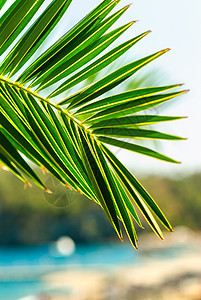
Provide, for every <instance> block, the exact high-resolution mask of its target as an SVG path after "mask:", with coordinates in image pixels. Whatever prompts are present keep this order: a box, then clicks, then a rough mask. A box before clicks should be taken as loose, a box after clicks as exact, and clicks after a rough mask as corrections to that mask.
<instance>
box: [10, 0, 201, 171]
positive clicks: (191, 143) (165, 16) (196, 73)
mask: <svg viewBox="0 0 201 300" xmlns="http://www.w3.org/2000/svg"><path fill="white" fill-rule="evenodd" d="M9 2H13V1H9ZM98 3H100V1H98V0H73V2H72V4H71V6H70V8H69V10H68V12H67V14H66V15H65V16H64V18H63V21H62V22H63V23H62V26H61V23H60V24H59V26H57V29H56V31H55V33H54V34H53V35H52V42H53V41H54V40H56V39H57V38H58V35H62V34H63V33H64V32H65V31H66V30H68V29H69V27H70V26H71V25H72V24H74V23H76V22H77V21H78V20H79V19H80V18H81V17H83V16H85V15H86V14H87V13H88V12H89V11H90V10H91V9H92V8H94V6H96V5H97V4H98ZM127 4H130V1H129V0H128V1H127V0H122V1H121V2H120V4H119V5H118V6H117V8H121V7H123V6H125V5H127ZM200 12H201V1H200V0H192V1H189V0H177V1H175V0H169V1H161V0H152V1H150V0H135V1H133V3H132V5H131V7H130V8H129V9H128V10H127V12H126V13H125V14H124V16H123V17H122V18H121V21H119V23H118V25H119V26H120V25H121V24H125V23H127V22H130V21H133V20H138V22H136V23H135V24H134V25H133V26H132V27H131V28H130V29H129V30H128V31H127V32H126V33H125V34H124V36H123V37H122V40H121V39H119V42H122V41H123V40H126V39H130V38H132V37H133V36H137V35H138V34H140V33H142V32H145V31H147V30H151V31H152V32H151V34H149V35H148V36H146V37H145V38H144V39H143V40H142V41H140V42H139V43H138V44H137V45H136V46H134V47H133V48H132V49H131V50H129V52H128V53H127V54H126V59H128V58H129V60H131V59H132V58H133V59H138V58H141V57H143V56H146V55H150V54H152V53H154V52H157V51H159V50H162V49H166V48H171V51H169V52H167V53H166V54H165V55H163V56H162V57H160V58H159V59H157V60H156V61H154V62H153V63H151V64H149V65H148V66H147V67H145V68H146V69H145V70H147V71H150V70H158V71H159V77H161V78H158V81H159V84H160V85H163V84H164V85H168V84H175V83H185V86H184V89H190V92H189V93H187V94H185V95H184V96H181V97H178V98H175V100H173V101H174V103H172V104H171V105H170V106H168V107H167V109H166V110H165V111H164V110H163V111H162V113H161V114H164V115H176V116H188V118H187V119H184V120H179V121H175V122H172V123H164V124H163V125H160V126H159V127H156V130H157V129H158V130H159V129H160V130H161V131H164V132H167V133H172V134H175V135H179V136H182V137H187V138H188V139H187V140H186V141H174V142H173V141H168V142H164V141H161V142H160V144H159V145H157V147H160V148H159V149H160V150H161V152H163V153H164V154H166V155H168V156H170V157H172V158H174V159H177V160H179V161H181V162H182V163H181V164H179V165H175V164H171V163H167V162H163V161H159V160H156V159H153V158H149V157H146V156H142V155H140V154H135V153H133V152H129V151H126V150H125V151H124V150H120V151H117V149H116V148H113V151H114V152H115V153H116V155H117V156H118V158H119V159H120V160H121V161H122V162H124V163H125V165H127V166H128V167H129V169H132V170H134V171H135V170H136V172H137V173H140V174H141V173H142V174H165V175H169V176H177V175H178V174H179V175H186V174H189V173H193V172H199V171H201V155H200V153H201V137H200V131H201V118H200V113H201V91H200V83H201V74H200V73H201V54H200V52H201V34H200V29H201V18H200ZM158 111H159V113H160V109H159V110H158Z"/></svg>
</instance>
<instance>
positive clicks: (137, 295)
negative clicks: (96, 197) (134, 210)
mask: <svg viewBox="0 0 201 300" xmlns="http://www.w3.org/2000/svg"><path fill="white" fill-rule="evenodd" d="M178 236H180V239H179V238H178ZM151 238H152V236H146V237H144V241H143V243H142V244H143V247H142V249H141V250H140V251H142V255H143V253H144V255H146V252H147V251H150V250H149V249H151V248H152V249H153V248H155V249H157V247H171V246H173V245H175V242H177V244H180V245H182V244H183V245H184V246H185V245H186V244H189V243H190V244H191V245H192V248H190V249H191V251H189V252H186V253H182V254H181V255H179V256H177V257H174V258H171V259H160V260H158V259H157V257H153V259H150V258H149V259H147V260H146V259H145V262H144V263H143V264H139V265H132V264H131V265H129V266H128V265H126V266H125V265H123V266H117V267H116V268H115V269H113V270H100V269H98V268H96V267H93V268H92V269H90V268H89V269H83V268H82V267H80V268H76V269H75V268H73V267H72V268H68V269H67V270H66V271H62V272H55V273H52V274H49V275H46V276H45V277H44V278H43V279H44V281H45V282H46V283H47V284H48V285H49V286H51V287H53V288H66V289H67V290H68V291H69V294H68V295H63V296H62V295H58V296H57V295H55V297H54V298H51V299H55V300H56V299H58V300H64V299H66V300H90V299H91V300H106V299H107V300H110V299H115V300H116V299H117V300H131V299H135V300H152V299H153V300H170V299H171V300H201V247H200V246H201V238H200V235H195V234H190V233H188V232H183V234H182V235H181V232H180V234H179V232H177V233H175V235H170V236H168V237H167V239H166V242H165V243H163V242H160V241H159V242H158V241H157V242H155V243H154V244H153V243H151V244H150V239H151ZM175 240H176V241H175Z"/></svg>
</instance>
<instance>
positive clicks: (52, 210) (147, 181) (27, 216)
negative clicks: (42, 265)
mask: <svg viewBox="0 0 201 300" xmlns="http://www.w3.org/2000/svg"><path fill="white" fill-rule="evenodd" d="M38 172H41V170H39V171H38ZM44 176H45V177H44V179H45V180H46V181H47V183H48V186H49V187H50V189H51V190H52V191H53V193H52V194H47V193H45V192H43V191H41V190H40V189H39V188H37V187H36V186H33V187H32V188H30V187H28V186H27V187H26V190H24V188H23V184H22V183H21V182H20V181H19V179H18V178H16V177H15V176H14V175H13V174H11V173H10V172H7V171H4V170H0V244H1V245H9V244H10V245H11V244H12V245H15V244H16V245H17V244H18V245H20V244H35V243H46V242H50V241H55V240H57V239H58V238H59V237H60V236H64V235H68V236H70V237H72V238H73V239H74V240H75V242H78V243H79V242H80V243H85V242H103V241H106V240H108V239H116V240H117V237H116V234H115V232H114V230H113V228H112V226H111V225H110V223H109V221H108V220H107V219H106V217H105V215H104V213H103V211H102V209H100V207H98V205H97V204H95V203H94V202H93V201H90V200H88V199H87V198H85V197H84V196H82V195H80V194H79V193H77V192H75V191H71V190H69V189H67V188H65V187H63V186H62V185H60V184H58V183H57V182H56V181H55V180H54V179H53V177H51V176H50V175H49V174H46V175H44ZM45 180H44V181H45ZM141 182H142V183H143V184H144V186H145V187H146V188H147V189H148V190H149V191H150V193H151V194H152V196H153V197H154V198H155V200H156V201H157V203H158V204H159V206H161V207H163V210H164V211H165V213H166V215H167V216H168V218H169V220H170V222H171V224H172V225H173V226H178V225H185V226H188V227H190V228H191V229H193V230H200V229H201V218H200V211H201V201H200V199H201V185H200V182H201V173H200V174H194V175H191V176H189V177H185V178H183V179H178V180H173V179H169V178H165V177H164V178H160V177H156V176H154V177H147V178H144V179H141ZM142 222H143V220H142ZM145 226H146V225H145ZM136 227H137V226H136ZM147 230H148V228H146V232H147ZM143 232H145V231H144V230H140V232H139V233H140V234H141V233H143Z"/></svg>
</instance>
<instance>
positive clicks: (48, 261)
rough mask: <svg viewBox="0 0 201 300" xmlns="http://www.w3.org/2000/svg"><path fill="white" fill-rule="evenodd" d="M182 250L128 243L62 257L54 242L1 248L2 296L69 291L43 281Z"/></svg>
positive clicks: (80, 250)
mask: <svg viewBox="0 0 201 300" xmlns="http://www.w3.org/2000/svg"><path fill="white" fill-rule="evenodd" d="M178 253H180V251H178V249H167V250H162V251H159V252H154V254H153V253H149V254H146V255H145V254H142V253H141V252H138V251H135V250H134V249H133V248H132V247H131V246H130V245H126V244H119V245H113V244H107V245H102V244H101V245H84V246H77V247H76V250H75V252H74V253H73V254H72V255H70V256H61V255H59V253H58V252H56V251H55V247H54V246H53V245H40V246H30V247H21V248H0V299H2V300H4V299H6V300H16V299H20V298H23V297H26V296H29V295H53V294H54V293H57V294H58V293H59V292H60V293H61V294H68V293H69V291H68V290H52V289H51V288H50V287H48V286H46V285H45V283H43V282H42V281H41V278H42V276H44V275H45V274H48V273H50V272H54V271H59V270H64V269H68V268H69V269H72V268H96V269H97V268H98V269H105V270H107V271H108V272H112V270H114V269H115V267H117V266H119V265H123V264H124V265H126V264H128V265H130V264H140V263H143V261H144V259H147V257H151V256H152V255H153V258H154V256H157V258H162V257H163V258H167V259H170V258H171V257H173V256H176V255H178Z"/></svg>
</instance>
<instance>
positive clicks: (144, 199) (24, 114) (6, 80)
mask: <svg viewBox="0 0 201 300" xmlns="http://www.w3.org/2000/svg"><path fill="white" fill-rule="evenodd" d="M5 2H6V0H3V1H1V6H2V7H3V5H4V3H5ZM43 2H44V0H37V1H36V0H15V1H14V3H13V4H12V5H10V7H9V8H8V9H7V10H6V11H5V13H4V14H3V15H2V17H1V20H0V32H1V35H0V45H1V48H0V54H1V56H2V57H4V58H3V59H2V63H1V65H0V105H1V111H0V120H1V121H0V125H1V127H0V128H1V130H0V140H1V148H0V159H1V162H2V163H3V164H4V165H6V166H7V167H8V168H9V169H10V170H11V171H12V172H13V173H14V174H16V175H17V176H18V177H19V178H20V179H21V180H23V181H24V182H25V183H29V182H28V179H30V180H33V181H34V182H35V183H36V184H37V185H39V186H40V187H41V188H43V189H44V190H46V191H47V192H50V191H49V190H48V187H46V186H45V185H44V183H43V182H42V181H41V179H40V178H39V177H38V176H37V175H36V174H35V172H34V170H33V168H32V167H31V165H30V164H29V163H28V161H27V159H28V160H30V161H31V162H33V163H34V164H36V165H37V166H39V167H41V168H45V169H47V170H48V171H49V172H50V173H51V174H53V175H54V176H55V177H56V178H57V179H58V180H59V181H60V182H61V183H62V184H63V185H65V186H66V187H67V188H73V189H75V190H76V191H78V192H80V193H82V194H84V195H85V196H87V197H88V198H89V199H91V200H93V201H95V202H96V203H97V204H99V205H100V206H101V207H102V209H103V210H104V212H105V213H106V215H107V217H108V219H109V221H110V222H111V224H112V225H113V226H114V228H115V230H116V232H117V234H118V236H119V238H120V239H121V240H122V231H121V228H120V224H119V220H120V221H121V222H122V223H123V225H124V227H125V230H126V232H127V234H128V236H129V238H130V241H131V243H132V244H133V246H134V247H136V248H137V242H138V240H137V235H136V232H135V228H134V223H133V220H132V218H133V219H134V221H135V222H136V223H137V224H138V225H139V226H140V227H141V226H142V225H141V222H140V219H139V217H138V215H137V212H136V209H135V205H136V206H137V207H138V208H139V209H140V211H141V212H142V214H143V215H144V217H145V219H146V220H147V222H148V223H149V225H150V226H151V228H152V229H153V230H154V231H155V233H156V234H157V235H158V236H159V237H160V238H162V239H163V235H162V232H161V229H160V227H159V225H158V224H157V222H156V220H155V217H154V215H155V216H156V217H157V218H158V219H159V220H160V221H161V223H162V224H163V225H164V226H165V227H166V228H167V229H169V230H170V231H171V230H172V227H171V225H170V224H169V222H168V220H167V219H166V217H165V216H164V214H163V213H162V212H161V210H160V208H159V207H158V206H157V204H156V203H155V202H154V200H153V199H152V197H151V196H150V195H149V194H148V192H147V191H146V190H145V189H144V188H143V186H142V185H141V184H140V183H139V182H138V180H137V179H136V178H135V177H134V176H133V174H131V172H130V171H129V170H128V169H127V168H126V167H125V166H124V165H123V164H122V163H121V162H120V161H119V160H118V158H117V157H116V156H115V155H114V154H113V153H112V152H111V151H110V150H109V149H108V148H107V147H106V144H108V145H113V146H117V147H120V148H123V149H128V150H131V151H133V152H137V153H141V154H144V155H148V156H152V157H155V158H158V159H161V160H164V161H168V162H172V163H177V161H175V160H173V159H171V158H169V157H167V156H165V155H163V154H160V153H158V152H156V151H154V150H152V149H149V148H146V147H143V146H140V145H138V144H135V143H131V142H128V141H125V139H124V138H129V139H134V140H135V139H165V140H181V138H180V137H177V136H173V135H169V134H166V133H161V132H158V131H154V130H149V129H143V126H145V125H149V124H155V123H158V122H164V121H172V120H177V119H180V118H181V117H169V116H168V117H167V116H154V115H149V114H146V115H142V114H136V113H139V112H143V111H144V110H146V109H149V108H152V107H154V106H156V105H159V104H161V103H164V102H165V101H167V100H169V99H172V98H174V97H176V96H179V95H182V94H183V93H184V92H185V91H176V92H171V93H166V91H167V90H170V89H173V88H177V87H179V86H180V84H176V85H171V86H170V85H169V86H162V87H151V88H140V89H134V90H129V91H126V92H123V93H119V94H115V95H111V96H109V97H104V94H105V93H106V92H108V91H110V90H112V89H113V88H114V87H116V86H117V85H119V84H121V83H122V82H124V81H125V80H126V79H128V78H129V77H130V76H132V75H133V74H135V73H136V72H137V71H138V70H140V69H141V68H142V67H144V66H145V65H147V64H148V63H149V62H151V61H153V60H155V59H156V58H158V57H159V56H161V55H162V54H164V53H166V52H167V51H168V50H169V49H166V50H162V51H159V52H157V53H154V54H152V55H149V56H147V57H145V58H141V59H139V60H137V61H134V62H131V63H129V64H127V65H124V66H122V67H120V68H118V69H117V70H115V71H113V72H112V73H110V74H108V75H106V76H104V77H103V78H101V79H99V80H97V81H95V82H93V83H91V84H89V85H87V86H85V87H84V88H81V89H79V88H78V89H77V92H75V93H73V92H72V89H71V88H73V87H74V86H76V85H77V84H79V83H81V82H83V81H84V80H86V79H87V78H89V77H90V76H92V75H93V74H96V73H97V72H99V71H100V70H102V69H103V68H105V67H106V66H108V65H109V64H111V63H112V62H114V61H115V60H116V59H117V58H119V57H120V56H121V55H122V54H124V53H125V52H126V51H127V50H128V49H130V48H131V47H132V46H133V45H134V44H136V43H137V42H138V41H140V40H141V39H142V38H143V37H145V36H146V35H147V34H148V33H149V31H147V32H145V33H143V34H141V35H139V36H137V37H134V38H131V39H130V40H128V41H126V42H124V43H122V44H120V45H118V46H116V47H114V48H113V49H111V50H109V51H108V52H107V53H103V51H104V50H105V49H106V48H107V47H109V46H110V45H111V44H112V43H113V42H114V41H116V39H117V38H118V37H120V36H121V35H122V34H123V33H124V32H125V31H126V30H127V29H128V28H129V27H130V26H131V25H132V24H133V23H134V22H130V23H128V24H126V25H123V26H121V27H118V28H116V29H113V30H112V31H108V30H109V29H110V27H111V26H112V25H113V24H114V23H115V22H116V21H117V20H118V19H119V18H120V17H121V16H122V15H123V14H124V13H125V11H126V10H127V9H128V8H129V5H128V6H126V7H123V8H121V9H120V10H118V11H116V12H115V13H113V14H110V12H111V11H112V10H113V9H114V7H115V6H116V5H117V4H118V3H119V2H120V0H114V1H111V0H104V1H103V2H102V3H100V5H98V6H97V7H96V8H95V9H94V10H93V11H92V12H90V13H89V14H88V15H87V16H86V17H85V18H83V19H82V20H81V21H80V22H79V23H78V24H77V25H76V26H74V27H73V28H72V29H70V30H69V31H67V32H66V34H64V35H63V36H62V37H61V38H60V39H59V40H58V41H57V42H55V43H54V44H53V45H52V46H51V47H49V48H48V49H47V50H46V51H44V52H43V53H42V54H38V56H37V58H36V59H35V60H33V57H34V55H35V53H36V51H37V50H38V49H40V46H41V45H42V43H43V42H44V41H45V39H46V38H47V37H48V36H49V35H50V33H51V31H52V30H53V29H54V27H55V26H56V24H57V23H58V21H59V20H60V19H61V17H62V16H63V14H64V13H65V11H66V10H67V8H68V7H69V5H70V4H71V2H72V0H53V1H51V2H50V4H49V6H47V7H46V9H44V10H43V12H42V13H41V14H40V15H39V16H38V17H37V19H36V20H35V21H34V22H31V20H32V19H33V17H34V16H35V14H36V12H37V11H38V9H39V8H40V6H41V5H42V4H43ZM50 88H51V92H50ZM66 92H69V93H68V95H67V96H64V93H66ZM62 95H63V97H62V98H61V96H62ZM65 95H66V94H65ZM58 96H59V97H58ZM58 99H59V100H58ZM145 128H146V127H145ZM24 157H25V158H24Z"/></svg>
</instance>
